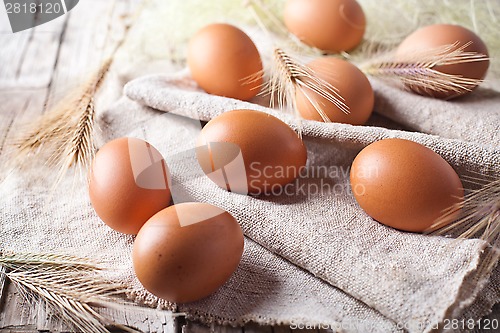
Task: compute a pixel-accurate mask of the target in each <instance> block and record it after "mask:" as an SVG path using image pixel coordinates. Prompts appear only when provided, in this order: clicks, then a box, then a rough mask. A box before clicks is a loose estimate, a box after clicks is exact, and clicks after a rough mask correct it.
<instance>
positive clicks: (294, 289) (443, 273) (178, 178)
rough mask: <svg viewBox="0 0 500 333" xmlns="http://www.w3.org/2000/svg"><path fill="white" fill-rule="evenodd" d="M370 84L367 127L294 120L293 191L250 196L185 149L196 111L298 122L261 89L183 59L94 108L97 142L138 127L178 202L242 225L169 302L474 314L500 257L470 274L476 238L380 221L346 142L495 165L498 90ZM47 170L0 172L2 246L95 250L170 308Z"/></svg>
mask: <svg viewBox="0 0 500 333" xmlns="http://www.w3.org/2000/svg"><path fill="white" fill-rule="evenodd" d="M372 83H373V85H374V87H375V90H376V92H377V97H376V107H375V109H376V111H377V113H378V114H374V115H373V117H372V118H371V119H370V122H369V124H368V125H367V126H350V125H344V124H335V123H331V124H324V123H319V122H311V121H303V122H302V125H301V128H302V133H303V135H304V140H305V143H306V146H307V149H308V154H309V161H308V170H310V171H312V172H310V173H308V174H307V175H305V176H304V177H303V178H301V179H299V180H298V181H297V182H296V183H294V186H293V187H292V192H293V195H290V193H284V194H282V195H278V196H270V197H260V198H255V197H250V196H243V195H239V194H234V193H228V192H226V191H224V190H222V189H220V188H218V187H217V186H216V185H215V184H214V183H212V182H211V181H210V180H209V179H208V178H206V177H203V176H202V172H201V170H200V168H199V166H198V163H197V162H196V159H195V155H194V152H193V148H194V143H195V140H196V137H197V135H198V133H199V131H200V128H201V124H200V121H199V120H203V121H207V120H209V119H211V118H213V117H215V116H216V115H218V114H220V113H222V112H224V111H227V110H232V109H241V108H249V109H255V110H261V111H264V112H269V113H271V114H273V115H275V116H277V117H279V118H280V119H282V120H284V121H285V122H287V123H288V124H290V125H291V126H292V127H295V126H296V125H297V121H296V119H294V118H293V117H291V116H290V115H287V114H284V113H280V112H278V111H276V110H271V109H269V108H266V107H264V106H261V105H259V104H257V102H258V103H260V102H259V101H258V100H256V101H255V102H256V103H246V102H241V101H237V100H233V99H228V98H223V97H217V96H211V95H208V94H206V93H204V92H202V91H200V90H198V89H197V88H196V85H195V84H194V83H193V82H192V81H191V79H190V78H189V75H188V73H187V72H182V73H180V74H177V75H155V76H149V77H143V78H139V79H137V80H134V81H132V82H130V83H129V84H127V86H126V87H125V96H124V97H123V98H121V99H120V100H119V101H117V102H116V103H115V104H114V105H113V107H111V108H109V109H108V110H106V111H105V112H101V113H100V114H99V117H98V125H99V133H100V141H101V143H103V142H105V141H108V140H111V139H113V138H117V137H121V136H134V137H140V138H144V139H146V140H147V141H149V142H150V143H152V144H153V145H154V146H155V147H156V148H158V149H159V150H160V151H161V152H162V154H163V156H164V157H165V159H166V161H167V163H168V165H169V168H170V170H171V173H172V190H173V192H174V200H175V202H181V201H202V202H207V203H211V204H214V205H217V206H219V207H222V208H224V209H226V210H228V211H229V212H230V213H231V214H233V215H234V216H235V217H236V219H237V220H238V222H239V223H240V224H241V227H242V228H243V231H244V233H245V235H246V236H247V238H246V243H245V251H244V254H243V258H242V261H241V264H240V266H239V268H238V270H237V271H236V272H235V274H234V275H233V276H232V277H231V279H230V280H229V281H228V282H227V283H226V284H225V285H224V286H223V287H222V288H220V290H219V291H218V292H217V293H215V294H214V295H212V296H210V297H208V298H206V299H204V300H201V301H199V302H195V303H192V304H184V305H178V306H177V308H176V309H177V311H181V312H185V313H187V315H188V317H190V318H197V319H200V320H202V321H203V322H206V323H210V322H218V323H231V324H244V323H246V322H248V321H255V322H258V323H261V324H287V325H292V327H297V326H298V324H308V325H319V324H323V325H329V327H332V328H334V329H339V330H342V331H345V332H397V331H408V332H429V331H430V330H432V328H433V327H434V326H435V325H436V324H438V323H439V322H442V321H443V319H444V318H447V317H448V318H451V317H456V318H460V317H464V318H466V319H470V318H472V319H478V318H479V317H480V316H482V315H484V314H486V313H487V312H488V311H489V310H490V309H491V307H492V306H493V304H495V303H497V302H499V301H500V276H499V274H498V270H499V269H498V268H497V269H496V270H495V271H494V272H493V273H492V274H491V276H486V277H485V278H484V279H481V280H478V279H477V275H476V273H477V272H478V270H479V269H480V268H481V263H482V257H483V256H484V255H486V254H487V252H488V251H487V247H486V244H485V243H484V242H482V241H480V240H462V241H454V240H453V239H450V238H446V237H437V236H425V235H420V234H412V233H405V232H400V231H396V230H394V229H391V228H388V227H385V226H383V225H381V224H379V223H377V222H375V221H374V220H372V219H371V218H370V217H369V216H367V215H366V214H365V213H364V212H363V211H362V210H361V209H360V208H359V206H358V205H357V203H356V201H355V200H354V198H353V196H352V194H351V192H350V187H349V182H348V175H349V166H350V164H351V162H352V160H353V158H354V157H355V155H356V154H357V152H358V151H359V150H360V149H362V148H363V147H364V146H366V145H367V144H369V143H371V142H374V141H376V140H379V139H382V138H389V137H399V138H406V139H410V140H413V141H416V142H419V143H422V144H423V145H425V146H427V147H429V148H431V149H433V150H434V151H436V152H437V153H438V154H440V155H441V156H442V157H443V158H445V159H446V160H447V161H448V162H449V163H450V164H451V165H452V166H453V167H454V169H455V170H456V171H457V172H458V174H459V175H460V176H461V177H463V176H465V175H468V174H471V173H477V172H480V173H484V174H488V175H491V176H494V177H499V176H500V151H499V140H498V135H499V130H498V126H499V123H500V122H499V120H500V110H499V108H498V106H499V105H500V103H499V102H500V94H499V93H498V92H495V91H493V90H483V89H478V90H477V91H476V92H474V94H472V95H470V96H469V97H466V98H462V99H460V100H456V101H453V102H443V101H436V100H433V99H429V98H425V97H421V96H416V95H413V94H411V93H407V92H402V91H400V90H398V89H396V88H393V87H390V86H388V85H385V84H382V83H380V82H376V81H373V82H372ZM381 115H384V116H381ZM1 117H2V118H3V117H5V115H4V114H3V113H2V114H1ZM193 119H194V120H193ZM391 119H392V120H391ZM393 120H395V121H396V122H394V121H393ZM1 121H3V119H2V120H1ZM264 149H265V147H264ZM33 163H38V162H36V161H34V162H33ZM321 167H323V168H321ZM325 167H326V168H325ZM314 170H322V171H321V172H316V173H315V172H314ZM325 170H327V171H325ZM51 174H53V170H51V169H49V168H47V167H44V166H43V165H41V164H36V165H35V166H34V168H33V171H32V172H27V173H26V172H24V173H20V172H12V173H9V174H4V176H3V180H2V184H1V186H0V206H1V208H0V211H1V213H0V214H1V215H0V228H1V232H0V244H1V246H2V248H3V249H8V250H17V251H21V250H24V251H26V250H36V251H40V250H46V251H54V250H61V249H63V250H69V251H74V252H77V253H79V254H83V255H88V256H91V257H95V258H98V259H100V260H105V261H106V262H107V263H108V264H109V265H111V266H112V267H113V268H114V270H115V273H114V274H113V275H112V278H114V279H116V280H118V281H122V282H124V283H126V284H128V285H129V286H130V287H131V288H132V290H133V292H131V294H130V296H131V297H132V298H133V299H135V300H136V301H138V302H141V303H145V304H148V305H151V306H160V307H164V308H171V309H174V308H175V306H174V305H173V304H168V303H167V302H165V301H162V300H158V299H157V298H155V297H154V296H153V295H151V294H149V293H148V292H146V291H145V290H144V289H143V288H142V287H141V285H140V284H139V282H138V281H137V280H136V278H135V277H134V274H133V269H132V263H131V258H130V250H131V246H132V243H133V237H131V236H125V235H121V234H119V233H117V232H114V231H112V230H111V229H109V228H108V227H107V226H105V225H104V224H103V223H102V222H101V221H100V220H99V218H98V217H97V216H96V214H95V213H94V212H93V210H92V207H91V205H90V202H89V199H88V194H87V189H86V186H83V185H82V184H77V185H75V183H74V181H73V177H72V176H70V175H68V177H67V178H65V179H64V180H63V182H62V184H61V185H60V186H59V187H58V188H57V189H55V190H54V191H50V190H49V185H50V178H51ZM464 185H465V186H466V187H467V188H470V186H471V185H470V184H469V183H467V182H464Z"/></svg>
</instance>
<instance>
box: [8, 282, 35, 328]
mask: <svg viewBox="0 0 500 333" xmlns="http://www.w3.org/2000/svg"><path fill="white" fill-rule="evenodd" d="M4 297H5V305H6V306H5V307H4V308H3V309H2V312H0V330H1V329H4V328H14V327H30V328H31V329H34V328H35V326H36V325H35V324H36V318H35V317H36V314H35V313H34V312H33V306H32V304H29V303H28V302H27V301H26V299H25V298H24V297H23V296H22V295H21V294H20V293H19V292H18V291H17V289H16V287H15V286H14V285H13V284H11V283H9V284H7V288H6V292H5V296H4Z"/></svg>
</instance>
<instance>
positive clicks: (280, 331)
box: [273, 326, 292, 333]
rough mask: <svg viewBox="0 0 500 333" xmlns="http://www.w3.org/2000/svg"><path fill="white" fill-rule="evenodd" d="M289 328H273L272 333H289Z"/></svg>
mask: <svg viewBox="0 0 500 333" xmlns="http://www.w3.org/2000/svg"><path fill="white" fill-rule="evenodd" d="M291 331H292V330H291V329H290V326H274V327H273V333H291Z"/></svg>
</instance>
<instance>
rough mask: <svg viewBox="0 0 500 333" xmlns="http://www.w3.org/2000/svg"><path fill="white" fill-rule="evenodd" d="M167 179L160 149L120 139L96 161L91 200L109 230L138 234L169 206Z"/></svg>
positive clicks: (101, 152) (99, 154)
mask: <svg viewBox="0 0 500 333" xmlns="http://www.w3.org/2000/svg"><path fill="white" fill-rule="evenodd" d="M168 178H169V171H168V167H167V164H166V162H165V160H164V159H163V157H162V156H161V154H160V152H158V150H156V149H155V148H154V147H153V146H151V145H150V144H149V143H147V142H146V141H144V140H140V139H136V138H119V139H116V140H113V141H110V142H108V143H107V144H105V145H104V146H103V147H102V148H101V149H100V150H99V151H98V152H97V154H96V156H95V158H94V160H93V163H92V169H91V174H90V182H89V195H90V201H91V203H92V206H93V207H94V209H95V211H96V213H97V215H99V217H100V218H101V219H102V220H103V221H104V223H106V224H107V225H108V226H109V227H111V228H113V229H114V230H116V231H119V232H122V233H125V234H137V233H138V232H139V229H140V228H141V227H142V225H143V224H144V223H146V221H147V220H148V219H149V218H150V217H151V216H153V215H154V214H156V213H157V212H159V211H160V210H162V209H164V208H165V207H167V206H168V205H169V203H170V199H171V193H170V190H169V187H168Z"/></svg>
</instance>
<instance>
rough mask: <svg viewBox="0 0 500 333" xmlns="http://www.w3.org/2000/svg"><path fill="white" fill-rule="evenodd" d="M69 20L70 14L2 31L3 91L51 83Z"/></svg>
mask: <svg viewBox="0 0 500 333" xmlns="http://www.w3.org/2000/svg"><path fill="white" fill-rule="evenodd" d="M0 11H1V10H0ZM66 20H67V17H66V16H63V17H60V18H58V19H56V20H54V21H51V22H48V23H46V24H45V25H41V26H39V27H35V28H33V29H29V30H26V31H22V32H18V33H15V34H13V33H12V32H3V33H0V45H2V47H1V48H0V59H1V63H2V65H3V66H1V67H0V89H1V90H5V89H20V88H40V87H46V86H47V85H48V83H49V81H50V79H51V77H52V72H53V70H54V63H55V61H56V58H57V52H58V50H59V46H60V45H59V44H60V37H61V31H62V30H63V28H64V25H65V22H66ZM4 64H8V65H4Z"/></svg>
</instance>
